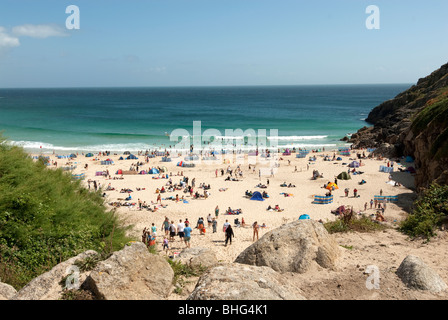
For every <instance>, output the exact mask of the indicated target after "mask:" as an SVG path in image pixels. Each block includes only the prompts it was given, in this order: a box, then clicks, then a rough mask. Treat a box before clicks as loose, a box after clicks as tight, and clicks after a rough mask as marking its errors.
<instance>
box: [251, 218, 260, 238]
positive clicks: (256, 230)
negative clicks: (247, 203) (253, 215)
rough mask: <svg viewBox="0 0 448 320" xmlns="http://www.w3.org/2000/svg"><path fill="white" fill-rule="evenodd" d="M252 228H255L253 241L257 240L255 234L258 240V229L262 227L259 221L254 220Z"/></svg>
mask: <svg viewBox="0 0 448 320" xmlns="http://www.w3.org/2000/svg"><path fill="white" fill-rule="evenodd" d="M252 228H253V229H254V235H253V238H252V241H255V236H256V237H257V240H258V229H259V228H260V226H259V225H258V222H257V221H255V222H254V224H253V225H252Z"/></svg>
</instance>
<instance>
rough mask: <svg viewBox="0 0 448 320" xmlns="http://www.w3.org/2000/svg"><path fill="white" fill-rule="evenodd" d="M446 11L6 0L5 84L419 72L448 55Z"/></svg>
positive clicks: (219, 0)
mask: <svg viewBox="0 0 448 320" xmlns="http://www.w3.org/2000/svg"><path fill="white" fill-rule="evenodd" d="M70 5H75V6H77V8H79V20H78V21H79V29H69V28H67V23H66V22H67V19H69V26H70V25H71V24H73V22H75V20H73V19H71V18H72V17H73V16H72V13H73V11H69V12H68V13H66V9H67V7H68V6H70ZM369 5H374V6H376V7H377V8H378V10H379V15H378V16H372V14H373V12H372V11H369V12H366V9H367V7H368V6H369ZM447 12H448V1H446V0H431V1H409V0H408V1H405V0H394V1H391V0H369V1H364V0H337V1H335V0H326V1H324V0H315V1H300V0H127V1H125V0H107V1H105V0H81V1H80V0H70V1H65V0H52V1H50V0H39V1H35V0H0V88H25V87H141V86H143V87H146V86H150V87H160V86H238V85H308V84H309V85H313V84H374V83H416V82H417V80H418V79H419V78H422V77H425V76H427V75H428V74H430V73H431V72H432V71H434V70H436V69H438V68H439V67H440V66H441V65H443V64H445V63H447V62H448V41H447V38H448V37H447V36H448V19H447V18H446V14H447ZM372 17H373V18H375V19H373V20H371V18H372ZM369 19H370V20H369ZM366 20H368V22H370V23H374V24H376V26H377V27H379V29H371V28H367V26H366Z"/></svg>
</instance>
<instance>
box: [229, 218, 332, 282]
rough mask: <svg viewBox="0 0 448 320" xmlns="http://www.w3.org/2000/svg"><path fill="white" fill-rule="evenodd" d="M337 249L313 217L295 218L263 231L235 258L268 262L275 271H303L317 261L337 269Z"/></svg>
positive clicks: (264, 264) (264, 263) (326, 266)
mask: <svg viewBox="0 0 448 320" xmlns="http://www.w3.org/2000/svg"><path fill="white" fill-rule="evenodd" d="M340 252H341V251H340V249H339V246H338V244H337V243H336V241H335V240H334V238H333V237H332V236H331V235H330V234H329V233H328V232H327V230H326V229H325V228H324V226H323V225H322V224H321V223H319V222H317V221H314V220H311V219H309V220H297V221H294V222H291V223H288V224H285V225H283V226H281V227H279V228H277V229H274V230H272V231H270V232H268V233H266V234H265V235H264V236H263V237H262V238H260V240H258V241H256V242H255V243H254V244H252V245H251V246H249V247H248V248H246V250H244V251H243V252H242V253H241V254H240V255H239V256H238V257H237V258H236V260H235V262H238V263H244V264H249V265H256V266H268V267H271V268H272V269H274V270H275V271H278V272H297V273H304V272H306V271H308V270H309V269H310V268H311V267H312V266H313V265H315V264H316V263H317V264H318V265H319V266H321V267H323V268H327V269H336V264H337V260H338V258H339V256H340V254H341V253H340Z"/></svg>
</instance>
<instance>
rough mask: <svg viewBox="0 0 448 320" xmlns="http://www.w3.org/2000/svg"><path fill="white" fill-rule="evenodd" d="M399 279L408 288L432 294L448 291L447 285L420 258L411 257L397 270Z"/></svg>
mask: <svg viewBox="0 0 448 320" xmlns="http://www.w3.org/2000/svg"><path fill="white" fill-rule="evenodd" d="M397 275H398V277H399V278H400V279H401V280H402V281H403V283H405V284H406V285H407V286H408V287H410V288H413V289H419V290H429V291H431V292H441V291H444V290H446V289H447V285H446V283H445V282H444V281H443V280H442V278H440V276H439V275H438V274H437V273H436V272H435V271H434V270H432V269H431V268H429V267H428V266H427V265H426V264H425V263H424V262H423V261H422V260H421V259H420V258H419V257H416V256H413V255H409V256H407V257H406V258H405V259H404V260H403V262H402V263H401V264H400V267H399V268H398V270H397Z"/></svg>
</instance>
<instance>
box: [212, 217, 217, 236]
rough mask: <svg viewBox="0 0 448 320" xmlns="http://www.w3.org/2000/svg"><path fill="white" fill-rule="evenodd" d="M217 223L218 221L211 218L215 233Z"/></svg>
mask: <svg viewBox="0 0 448 320" xmlns="http://www.w3.org/2000/svg"><path fill="white" fill-rule="evenodd" d="M217 225H218V221H216V219H215V218H213V220H212V227H213V233H216V226H217Z"/></svg>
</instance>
